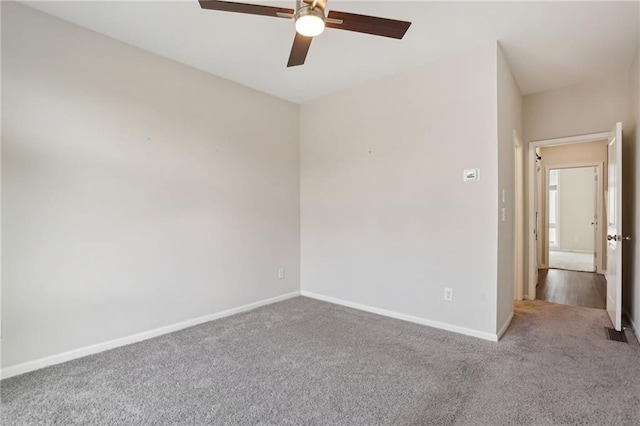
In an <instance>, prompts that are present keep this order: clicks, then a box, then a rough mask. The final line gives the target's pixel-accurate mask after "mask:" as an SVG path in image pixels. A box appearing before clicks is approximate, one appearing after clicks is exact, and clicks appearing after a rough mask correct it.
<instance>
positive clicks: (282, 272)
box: [278, 268, 284, 280]
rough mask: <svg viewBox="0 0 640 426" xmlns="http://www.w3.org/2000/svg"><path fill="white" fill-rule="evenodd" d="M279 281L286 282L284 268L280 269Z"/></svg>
mask: <svg viewBox="0 0 640 426" xmlns="http://www.w3.org/2000/svg"><path fill="white" fill-rule="evenodd" d="M278 279H279V280H284V268H279V269H278Z"/></svg>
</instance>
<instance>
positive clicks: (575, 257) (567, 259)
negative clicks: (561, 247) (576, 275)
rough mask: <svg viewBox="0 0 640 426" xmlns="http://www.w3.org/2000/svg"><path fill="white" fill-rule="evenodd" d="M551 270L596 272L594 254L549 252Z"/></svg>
mask: <svg viewBox="0 0 640 426" xmlns="http://www.w3.org/2000/svg"><path fill="white" fill-rule="evenodd" d="M549 268H557V269H566V270H568V271H582V272H594V271H595V270H596V266H595V264H594V259H593V253H574V252H569V251H553V250H550V251H549Z"/></svg>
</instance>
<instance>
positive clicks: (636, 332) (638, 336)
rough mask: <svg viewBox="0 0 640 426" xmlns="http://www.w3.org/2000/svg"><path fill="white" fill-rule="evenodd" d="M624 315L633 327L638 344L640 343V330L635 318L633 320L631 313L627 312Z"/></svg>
mask: <svg viewBox="0 0 640 426" xmlns="http://www.w3.org/2000/svg"><path fill="white" fill-rule="evenodd" d="M624 314H625V316H626V317H627V321H629V324H631V327H633V334H635V336H636V339H638V342H640V330H638V325H637V324H636V323H635V322H633V318H631V315H629V312H626V311H625V312H624Z"/></svg>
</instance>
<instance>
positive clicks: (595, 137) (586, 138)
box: [529, 132, 611, 148]
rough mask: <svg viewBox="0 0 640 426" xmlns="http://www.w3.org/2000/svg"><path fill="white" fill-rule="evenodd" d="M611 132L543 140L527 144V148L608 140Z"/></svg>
mask: <svg viewBox="0 0 640 426" xmlns="http://www.w3.org/2000/svg"><path fill="white" fill-rule="evenodd" d="M610 136H611V132H600V133H590V134H588V135H578V136H569V137H566V138H556V139H543V140H537V141H532V142H529V146H533V147H534V148H540V147H542V146H557V145H570V144H573V143H583V142H595V141H601V140H604V139H609V137H610Z"/></svg>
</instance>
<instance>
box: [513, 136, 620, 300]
mask: <svg viewBox="0 0 640 426" xmlns="http://www.w3.org/2000/svg"><path fill="white" fill-rule="evenodd" d="M607 135H608V134H597V135H590V136H585V137H576V138H564V139H562V140H552V141H539V142H532V143H531V144H530V150H529V153H530V159H529V160H530V163H529V164H528V165H529V175H528V176H529V182H528V188H529V196H528V201H529V204H528V208H527V221H528V223H529V226H531V228H532V230H533V236H534V238H533V240H529V259H528V260H529V265H530V267H528V268H527V269H528V285H529V288H528V289H527V288H525V291H527V290H528V291H527V298H529V299H540V300H545V301H548V302H552V303H560V304H567V305H574V306H583V307H589V308H599V309H604V308H605V307H606V289H607V281H606V279H605V277H604V275H603V272H604V265H605V253H606V245H605V243H606V235H605V232H606V224H605V221H604V218H605V217H606V212H605V209H604V204H605V203H604V194H605V192H604V191H605V188H606V180H607V139H606V136H607ZM601 219H602V220H601ZM532 278H533V280H532Z"/></svg>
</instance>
